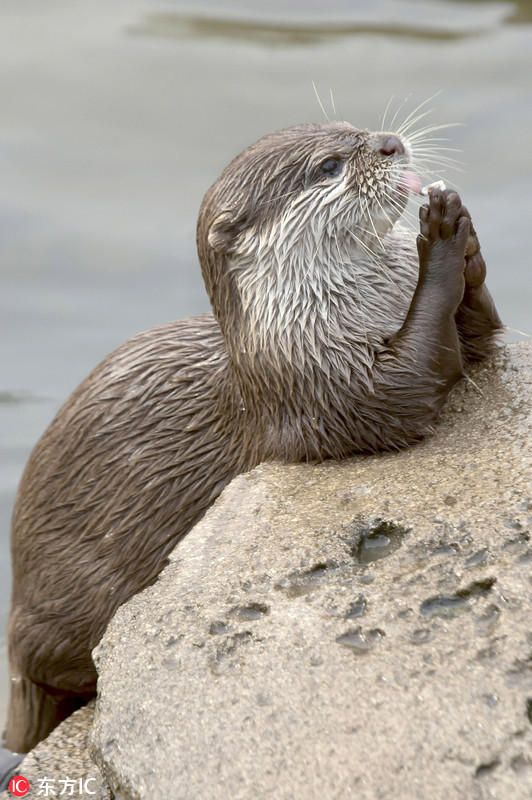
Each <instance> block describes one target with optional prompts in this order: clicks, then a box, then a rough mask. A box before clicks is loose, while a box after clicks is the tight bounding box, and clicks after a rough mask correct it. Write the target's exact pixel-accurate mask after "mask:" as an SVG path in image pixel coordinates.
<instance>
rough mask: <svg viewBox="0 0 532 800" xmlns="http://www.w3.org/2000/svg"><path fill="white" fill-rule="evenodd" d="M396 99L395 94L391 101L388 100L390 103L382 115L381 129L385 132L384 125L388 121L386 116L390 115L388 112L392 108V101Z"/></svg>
mask: <svg viewBox="0 0 532 800" xmlns="http://www.w3.org/2000/svg"><path fill="white" fill-rule="evenodd" d="M394 97H395V95H393V94H392V96H391V97H390V99H389V100H388V102H387V103H386V108H385V109H384V114H383V115H382V120H381V125H380V127H381V131H383V130H384V123H385V121H386V115H387V113H388V110H389V108H390V105H391V102H392V100H393V99H394Z"/></svg>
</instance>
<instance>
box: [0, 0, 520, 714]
mask: <svg viewBox="0 0 532 800" xmlns="http://www.w3.org/2000/svg"><path fill="white" fill-rule="evenodd" d="M0 23H1V24H0V96H1V97H2V102H1V103H0V174H1V179H0V233H1V235H0V242H1V245H0V246H1V256H2V257H1V261H0V264H1V274H0V282H1V283H0V322H1V325H2V328H1V335H0V347H1V358H0V363H1V367H2V371H1V378H0V432H1V433H0V435H1V439H0V530H1V539H0V542H1V549H0V553H1V560H0V577H1V580H0V615H1V617H2V619H1V620H0V625H1V627H2V629H3V628H5V617H6V614H7V605H8V595H9V544H8V538H9V537H8V529H9V517H10V513H11V507H12V504H13V499H14V493H15V490H16V486H17V483H18V480H19V477H20V474H21V471H22V469H23V466H24V462H25V460H26V458H27V456H28V454H29V452H30V449H31V447H32V446H33V444H34V443H35V441H36V440H37V438H38V437H39V435H40V434H41V433H42V431H43V429H44V428H45V426H46V425H47V423H48V422H49V421H50V419H51V418H52V416H53V415H54V413H55V412H56V410H57V409H58V407H59V405H60V404H61V403H62V401H63V400H64V399H65V398H66V396H67V395H68V394H69V393H70V392H71V391H72V389H74V387H75V386H76V385H77V384H78V383H79V381H80V380H81V379H82V378H83V377H84V376H85V375H86V374H87V373H88V372H89V370H90V369H91V368H92V367H93V366H94V365H95V364H96V363H98V362H99V361H100V360H101V359H102V358H103V357H104V356H105V355H106V354H107V353H108V352H109V351H110V350H112V349H113V348H114V347H115V346H116V345H118V344H120V343H121V342H122V341H124V340H125V339H127V338H129V337H130V336H132V335H133V334H134V333H136V332H138V331H140V330H142V329H145V328H149V327H150V326H152V325H155V324H158V323H161V322H165V321H167V320H171V319H175V318H178V317H184V316H188V315H192V314H196V313H200V312H202V311H206V310H208V308H209V306H208V301H207V297H206V294H205V291H204V288H203V285H202V282H201V277H200V274H199V270H198V265H197V261H196V255H195V246H194V229H195V221H196V215H197V210H198V206H199V204H200V201H201V198H202V195H203V193H204V191H205V190H206V189H207V188H208V186H209V185H210V183H212V182H213V180H214V179H215V178H216V176H217V175H218V173H219V172H220V170H221V169H222V168H223V166H224V165H225V164H226V163H227V161H228V160H229V159H230V158H231V157H232V156H233V155H235V154H236V153H237V152H239V151H240V150H241V149H242V148H243V147H244V146H245V145H247V144H249V143H250V142H252V141H253V140H255V139H257V138H258V137H259V136H261V135H263V134H264V133H267V132H269V131H271V130H274V129H276V128H279V127H284V126H287V125H291V124H295V123H298V122H304V121H318V122H319V121H323V119H324V116H323V113H322V111H321V109H320V107H319V105H318V102H317V100H316V97H315V94H314V90H313V88H312V82H313V81H314V82H315V83H316V86H317V89H318V92H319V94H320V97H321V99H322V103H323V105H324V107H325V110H326V112H327V114H328V115H329V116H330V117H331V118H340V119H347V120H349V121H350V122H352V123H353V124H355V125H357V126H359V127H368V128H379V127H380V123H381V118H382V114H383V112H384V109H385V107H386V105H387V104H388V102H389V101H390V99H391V98H392V99H391V105H390V109H391V111H390V112H389V115H388V118H389V119H390V117H391V116H393V114H394V113H395V111H397V110H398V115H397V119H398V120H401V119H404V118H405V117H406V116H407V114H408V113H410V112H411V111H412V110H413V109H414V108H415V107H416V106H417V105H418V104H419V103H420V102H422V101H423V100H425V99H427V98H429V97H431V96H432V95H434V94H435V93H437V92H441V93H440V94H438V95H437V96H436V97H434V99H433V100H432V101H431V102H430V104H429V105H430V107H432V108H433V109H434V110H433V114H432V115H431V117H430V119H431V120H433V121H434V122H435V123H442V122H461V123H464V126H463V127H456V128H451V129H450V130H449V132H448V133H447V134H444V135H447V136H449V137H450V139H451V142H450V145H451V146H453V147H457V148H459V149H460V150H461V151H462V152H461V154H459V157H460V159H461V160H462V162H463V165H464V172H463V173H451V172H449V173H448V174H447V175H446V176H445V177H446V178H447V179H448V182H449V183H451V184H452V185H455V186H458V187H459V189H460V191H461V192H462V196H463V199H464V201H465V202H466V203H467V205H468V207H469V209H470V211H471V212H472V215H473V218H474V220H475V225H476V228H477V231H478V233H479V237H480V240H481V242H482V246H483V250H484V253H485V255H486V259H487V262H488V267H489V285H490V288H491V290H492V292H493V294H494V296H495V298H496V300H497V305H498V307H499V310H500V312H501V314H502V317H503V319H504V320H505V322H506V323H507V324H508V325H511V326H512V327H514V328H517V329H521V330H524V331H526V330H527V329H529V328H530V307H531V297H530V284H529V282H528V280H527V277H526V270H527V269H528V267H529V260H530V256H529V252H530V251H529V249H528V248H529V239H530V230H529V228H530V220H531V219H532V202H531V184H530V176H531V172H532V169H531V167H532V148H531V147H530V132H531V127H532V126H531V122H532V102H531V100H532V91H531V86H532V4H531V3H529V2H528V0H523V1H522V2H521V3H513V4H512V3H508V2H482V0H477V2H451V0H447V1H443V0H432V1H431V0H381V1H380V2H379V0H366V1H365V2H364V0H333V1H332V2H331V0H328V2H327V3H325V2H319V1H318V0H290V2H289V3H287V2H286V0H268V2H267V3H266V2H258V1H254V2H251V1H248V2H246V0H224V2H223V3H222V2H215V0H212V2H211V3H208V2H205V0H182V1H180V2H178V1H176V2H162V1H161V0H151V1H150V0H90V2H89V0H85V2H82V1H81V0H63V1H61V0H47V2H46V3H43V2H42V0H3V2H2V6H1V8H0ZM330 89H332V90H333V97H334V106H335V109H336V111H334V110H333V107H332V101H331V96H330ZM513 336H514V338H516V337H517V334H513ZM517 338H518V337H517ZM51 580H53V572H51ZM1 647H2V650H1V651H0V664H1V665H2V668H3V670H4V676H3V675H2V674H0V681H2V687H3V686H5V685H6V679H5V655H4V650H5V637H4V638H3V639H2V644H1ZM4 707H5V691H3V689H2V690H0V717H3V710H4Z"/></svg>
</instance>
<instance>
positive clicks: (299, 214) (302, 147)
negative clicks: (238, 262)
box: [208, 122, 410, 254]
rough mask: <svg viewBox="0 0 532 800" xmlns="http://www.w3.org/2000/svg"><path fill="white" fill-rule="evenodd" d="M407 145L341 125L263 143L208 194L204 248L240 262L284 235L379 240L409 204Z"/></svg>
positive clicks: (308, 128)
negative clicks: (210, 208) (210, 209)
mask: <svg viewBox="0 0 532 800" xmlns="http://www.w3.org/2000/svg"><path fill="white" fill-rule="evenodd" d="M409 161H410V156H409V151H408V145H407V143H406V142H404V141H403V140H401V139H400V138H399V137H398V136H396V135H394V134H388V133H369V132H368V131H362V130H358V129H356V128H354V127H353V126H351V125H349V124H348V123H346V122H342V123H328V124H324V125H298V126H295V127H293V128H287V129H285V130H281V131H278V132H277V133H273V134H270V135H269V136H266V137H264V138H263V139H260V140H259V141H258V142H256V143H255V144H254V145H252V146H251V147H249V148H248V149H247V150H245V151H244V152H243V153H241V154H240V155H239V156H237V157H236V158H235V159H234V160H233V161H232V162H231V164H229V166H228V167H227V168H226V169H225V170H224V172H223V173H222V175H221V176H220V178H219V180H218V181H217V183H216V184H215V185H214V187H213V188H212V189H211V193H212V195H211V199H214V198H215V199H216V207H217V210H218V213H217V214H216V216H215V217H214V218H213V219H212V220H211V224H210V226H209V230H208V243H209V247H210V248H212V249H213V250H215V251H218V252H224V253H226V254H229V253H234V254H238V253H239V252H240V253H241V254H244V253H245V252H249V249H250V248H252V247H253V244H254V243H255V244H256V243H258V242H259V240H262V241H264V240H265V239H271V238H272V237H273V238H274V239H276V240H278V239H279V238H280V237H281V238H282V237H283V236H286V235H287V234H288V233H289V232H295V231H296V230H297V231H299V232H300V234H301V239H304V238H305V237H308V236H309V235H310V237H311V238H312V239H319V238H320V237H323V236H325V237H335V238H337V237H338V236H341V237H342V236H345V234H346V232H349V231H351V232H352V233H354V234H355V236H357V237H359V238H361V239H363V240H364V241H366V239H367V237H368V235H369V236H370V237H371V235H373V236H375V235H376V234H377V235H379V236H380V235H382V234H384V233H385V232H386V231H387V230H389V229H390V228H391V227H392V226H393V224H394V222H395V221H396V220H397V219H398V217H399V216H400V215H401V213H402V211H403V209H404V206H405V205H406V201H407V198H408V180H405V175H406V176H408V175H409V173H408V172H407V171H406V167H407V165H408V163H409Z"/></svg>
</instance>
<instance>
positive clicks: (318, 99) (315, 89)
mask: <svg viewBox="0 0 532 800" xmlns="http://www.w3.org/2000/svg"><path fill="white" fill-rule="evenodd" d="M312 88H313V89H314V94H315V95H316V100H317V101H318V103H319V106H320V108H321V110H322V111H323V114H324V116H325V119H326V120H327V122H330V121H331V120H330V119H329V115H328V114H327V112H326V111H325V107H324V105H323V103H322V102H321V98H320V96H319V94H318V89H317V88H316V84H315V83H314V81H312Z"/></svg>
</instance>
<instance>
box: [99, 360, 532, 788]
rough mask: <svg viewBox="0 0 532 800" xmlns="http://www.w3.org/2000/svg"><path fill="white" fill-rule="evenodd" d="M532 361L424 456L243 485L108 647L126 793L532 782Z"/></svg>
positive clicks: (492, 378) (490, 372)
mask: <svg viewBox="0 0 532 800" xmlns="http://www.w3.org/2000/svg"><path fill="white" fill-rule="evenodd" d="M531 356H532V347H531V346H530V345H516V346H511V347H510V348H508V349H506V350H505V351H503V353H502V354H501V355H500V356H498V359H497V361H498V363H497V369H496V370H495V371H494V369H493V367H492V366H491V367H480V368H479V369H477V370H475V371H474V373H472V374H473V377H474V381H475V385H474V384H473V383H467V382H463V383H462V384H461V385H460V386H459V387H457V389H456V390H455V391H454V392H453V395H452V397H451V399H450V402H449V404H448V408H447V411H446V413H445V415H444V418H443V420H442V424H441V425H440V426H439V428H438V431H437V433H436V435H435V436H434V437H432V438H431V439H428V440H426V441H425V442H422V443H421V444H420V445H418V446H416V447H413V448H411V449H409V450H407V451H405V452H401V453H393V454H387V455H379V456H375V457H369V458H368V457H360V458H355V459H351V460H349V461H346V462H343V463H335V462H329V463H326V464H323V465H320V466H306V465H301V466H299V465H298V466H291V467H286V466H280V465H276V464H272V465H263V466H260V467H258V468H257V469H256V470H254V471H253V472H252V473H250V474H248V475H242V476H240V477H239V478H237V479H236V480H235V481H233V483H232V484H231V485H230V486H229V487H228V488H227V489H226V491H225V492H224V493H223V495H222V497H221V498H220V499H219V500H218V502H217V503H216V504H215V505H214V506H213V507H212V508H211V510H210V511H209V512H208V514H207V515H206V516H205V518H204V519H203V520H202V521H201V522H200V523H199V524H198V525H197V526H196V527H195V529H194V530H193V531H192V532H191V533H190V534H189V535H188V536H187V537H186V539H185V540H184V541H183V542H182V543H181V544H180V545H179V546H178V547H177V548H176V550H175V552H174V554H173V557H172V560H171V562H170V564H169V566H168V567H167V569H166V570H165V571H164V573H163V574H162V576H161V578H160V580H159V581H158V582H157V583H156V585H154V586H153V587H150V588H149V589H147V590H146V591H145V592H143V593H142V594H140V595H138V596H137V597H135V598H133V600H131V601H130V602H129V603H128V604H126V605H125V606H123V607H122V608H121V609H120V610H119V611H118V613H117V615H116V616H115V618H114V620H113V621H112V623H111V624H110V626H109V629H108V631H107V633H106V635H105V637H104V639H103V642H102V643H101V645H100V646H99V648H98V649H97V651H96V658H97V665H98V669H99V673H100V680H99V698H98V702H97V708H96V714H95V724H94V727H93V730H92V748H93V753H94V756H95V757H96V758H97V760H98V762H99V764H100V766H101V767H102V770H103V772H104V774H105V775H106V777H107V780H108V782H109V785H110V786H111V788H112V789H113V791H114V793H115V796H116V798H120V800H123V799H125V798H146V799H147V798H153V797H168V798H172V799H173V800H181V799H183V800H192V798H194V800H201V799H202V798H208V799H209V800H213V799H217V798H220V800H222V799H225V798H228V797H230V798H232V800H240V798H242V800H244V799H245V800H247V799H248V798H249V799H250V800H251V798H256V797H259V798H261V800H262V799H263V798H268V797H272V798H273V797H275V798H282V800H289V799H290V800H292V798H293V800H301V798H304V799H305V800H313V799H314V798H316V799H317V800H318V799H319V800H333V798H339V799H340V798H346V797H356V798H357V800H374V799H375V800H376V798H386V800H388V798H394V800H418V799H419V800H421V799H423V798H429V797H430V798H431V800H440V798H441V800H464V798H467V800H487V798H503V799H504V800H521V798H522V799H523V800H525V798H527V800H529V799H530V798H531V797H532V624H531V619H532V602H531V595H532V582H531V574H532V545H531V541H530V534H529V532H528V530H529V529H528V528H527V524H528V521H529V516H530V508H531V504H530V500H529V497H530V485H529V476H528V474H527V471H526V456H527V443H528V433H529V431H528V429H527V425H528V424H529V414H528V405H527V404H528V398H529V397H530V385H529V384H530V375H531V371H532V370H531V363H530V362H531Z"/></svg>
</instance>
